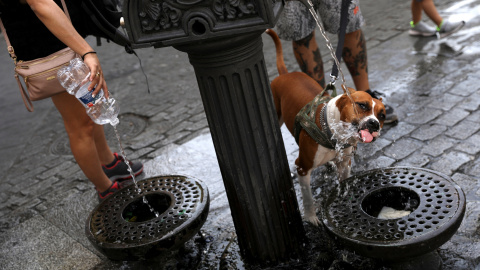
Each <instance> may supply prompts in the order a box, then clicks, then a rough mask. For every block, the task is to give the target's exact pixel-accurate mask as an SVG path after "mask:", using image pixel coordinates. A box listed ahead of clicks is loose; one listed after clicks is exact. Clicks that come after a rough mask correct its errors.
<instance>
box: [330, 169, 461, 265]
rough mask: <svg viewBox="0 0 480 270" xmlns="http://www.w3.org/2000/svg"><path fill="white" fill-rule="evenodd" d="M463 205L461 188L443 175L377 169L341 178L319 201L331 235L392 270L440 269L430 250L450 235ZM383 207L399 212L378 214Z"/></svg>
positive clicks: (458, 221) (421, 170) (424, 171)
mask: <svg viewBox="0 0 480 270" xmlns="http://www.w3.org/2000/svg"><path fill="white" fill-rule="evenodd" d="M465 205H466V203H465V195H464V193H463V191H462V189H461V188H460V187H459V186H458V185H456V184H455V183H454V182H453V181H452V180H451V179H450V178H449V177H447V176H446V175H443V174H441V173H438V172H434V171H431V170H427V169H420V168H407V167H395V168H381V169H374V170H370V171H366V172H362V173H359V174H358V175H356V176H352V177H350V178H348V179H346V180H344V181H343V182H342V183H341V184H340V185H339V187H338V188H337V189H334V190H333V191H332V192H331V193H330V194H329V195H328V197H327V199H326V200H325V202H324V204H323V205H322V219H323V223H324V225H325V227H326V228H327V231H328V232H329V233H330V234H331V235H332V237H334V238H335V239H337V240H338V241H339V242H340V243H342V244H343V246H345V247H346V248H347V249H350V250H352V251H354V252H355V253H357V254H360V255H363V256H365V257H369V258H374V259H378V260H382V261H383V262H384V263H386V264H387V265H389V266H392V267H394V268H395V269H422V268H421V266H425V265H426V266H427V268H423V269H440V265H438V260H436V258H435V257H436V256H437V257H438V255H436V251H435V250H436V249H437V248H438V247H440V246H441V245H442V244H444V243H445V242H447V241H448V240H449V239H450V238H451V237H452V236H453V235H454V234H455V232H456V231H457V229H458V227H459V226H460V224H461V222H462V219H463V216H464V214H465ZM384 207H389V208H390V209H395V211H393V214H395V212H396V213H397V214H399V215H398V216H391V217H388V216H387V217H385V216H382V214H381V212H382V209H387V208H384ZM404 211H405V212H404ZM412 260H415V263H411V261H412Z"/></svg>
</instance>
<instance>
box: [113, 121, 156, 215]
mask: <svg viewBox="0 0 480 270" xmlns="http://www.w3.org/2000/svg"><path fill="white" fill-rule="evenodd" d="M112 127H113V129H114V131H115V135H116V136H117V140H118V144H119V146H120V150H121V154H122V157H123V159H124V160H125V164H127V167H128V169H127V170H128V172H129V173H130V176H131V177H132V179H133V183H134V184H135V190H136V191H137V193H138V195H142V189H140V187H139V186H138V184H137V180H136V179H135V175H134V173H133V170H132V167H130V162H128V159H127V155H126V154H125V150H124V149H123V145H122V141H121V140H120V135H119V133H118V131H117V127H116V125H112ZM142 197H143V203H145V204H146V205H147V206H148V208H149V209H150V211H151V212H152V213H154V214H155V217H159V216H160V214H159V213H158V212H157V211H155V209H153V207H152V206H151V205H150V204H149V203H148V200H147V198H146V197H145V196H144V195H143V196H142Z"/></svg>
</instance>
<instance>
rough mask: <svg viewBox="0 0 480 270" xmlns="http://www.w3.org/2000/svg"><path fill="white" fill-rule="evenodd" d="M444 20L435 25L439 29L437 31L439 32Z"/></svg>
mask: <svg viewBox="0 0 480 270" xmlns="http://www.w3.org/2000/svg"><path fill="white" fill-rule="evenodd" d="M444 21H445V20H442V22H441V23H440V25H439V26H437V31H439V32H440V28H442V25H443V22H444Z"/></svg>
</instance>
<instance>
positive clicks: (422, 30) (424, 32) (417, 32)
mask: <svg viewBox="0 0 480 270" xmlns="http://www.w3.org/2000/svg"><path fill="white" fill-rule="evenodd" d="M410 26H411V28H410V30H409V31H408V33H409V34H410V35H411V36H423V37H431V36H434V35H435V33H436V32H437V31H436V29H435V27H432V26H429V25H428V24H426V23H424V22H422V21H420V22H418V23H417V24H413V21H412V22H410Z"/></svg>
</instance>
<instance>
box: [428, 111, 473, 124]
mask: <svg viewBox="0 0 480 270" xmlns="http://www.w3.org/2000/svg"><path fill="white" fill-rule="evenodd" d="M469 114H470V113H469V112H467V111H465V110H462V109H457V108H455V109H452V110H450V111H447V112H445V113H444V114H443V115H442V116H440V117H439V118H437V120H436V121H435V123H437V124H440V125H446V126H449V127H451V126H454V125H455V124H457V123H458V122H460V121H461V120H463V119H464V118H465V117H467V116H468V115H469Z"/></svg>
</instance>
